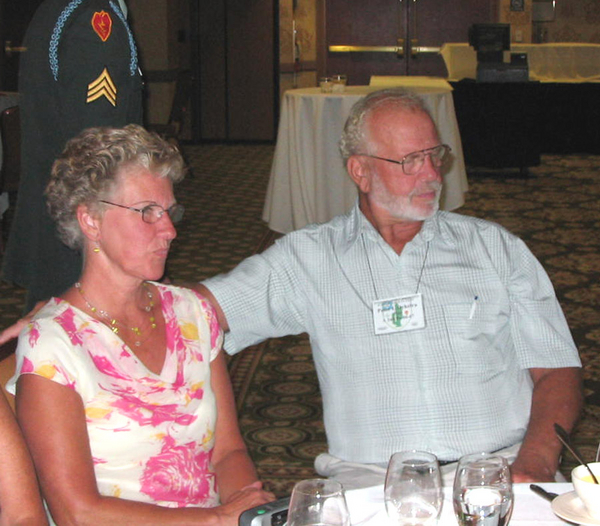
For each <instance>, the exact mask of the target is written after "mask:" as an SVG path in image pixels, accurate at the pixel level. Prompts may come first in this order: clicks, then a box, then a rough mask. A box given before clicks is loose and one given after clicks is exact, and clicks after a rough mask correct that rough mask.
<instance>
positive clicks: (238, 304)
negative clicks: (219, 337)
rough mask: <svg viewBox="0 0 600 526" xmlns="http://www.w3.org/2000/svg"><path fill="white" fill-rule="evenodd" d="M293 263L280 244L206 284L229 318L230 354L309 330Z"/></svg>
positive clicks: (289, 254)
mask: <svg viewBox="0 0 600 526" xmlns="http://www.w3.org/2000/svg"><path fill="white" fill-rule="evenodd" d="M294 264H295V258H294V256H293V254H291V253H290V251H288V250H286V248H285V246H284V244H283V243H278V244H276V245H275V246H273V247H271V248H269V249H268V250H266V251H265V252H264V253H263V254H258V255H255V256H252V257H250V258H248V259H246V260H244V261H242V262H241V263H240V264H239V265H238V266H237V267H236V268H235V269H233V270H232V271H231V272H229V273H227V274H223V275H220V276H216V277H214V278H211V279H208V280H206V281H204V282H203V284H204V285H205V286H206V287H207V288H208V289H209V290H210V291H211V293H212V294H213V295H214V297H215V298H216V300H217V302H218V303H219V305H220V306H221V309H222V310H223V312H224V313H225V316H226V318H227V323H228V325H229V332H228V333H227V334H226V335H225V349H226V350H227V352H228V353H230V354H235V353H236V352H239V351H241V350H242V349H245V348H246V347H248V346H250V345H254V344H256V343H259V342H261V341H263V340H265V339H267V338H273V337H278V336H285V335H288V334H299V333H301V332H304V331H305V330H306V329H305V321H304V314H303V310H302V307H301V305H302V298H303V294H302V292H301V290H300V287H299V286H298V278H297V273H296V272H295V269H294Z"/></svg>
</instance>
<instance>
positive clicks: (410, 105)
mask: <svg viewBox="0 0 600 526" xmlns="http://www.w3.org/2000/svg"><path fill="white" fill-rule="evenodd" d="M387 105H389V106H390V107H393V108H403V109H407V110H412V111H422V112H424V113H426V114H427V115H429V117H431V114H430V113H429V110H428V109H427V108H426V107H425V103H424V102H423V99H421V97H419V96H418V95H416V94H415V93H413V92H411V91H408V90H406V89H404V88H389V89H384V90H378V91H374V92H373V93H369V95H367V96H366V97H364V98H362V99H360V100H359V101H358V102H357V103H356V104H355V105H354V106H352V109H351V110H350V115H349V116H348V119H347V120H346V124H345V126H344V131H343V132H342V137H341V139H340V153H341V154H342V158H343V160H344V165H346V163H347V162H348V159H349V158H350V157H351V156H352V155H356V154H358V153H369V152H368V151H366V150H367V149H368V140H369V138H368V136H367V135H368V130H367V127H366V126H365V123H366V121H367V118H368V117H369V115H370V114H371V113H373V111H375V110H376V109H378V108H381V107H382V106H387Z"/></svg>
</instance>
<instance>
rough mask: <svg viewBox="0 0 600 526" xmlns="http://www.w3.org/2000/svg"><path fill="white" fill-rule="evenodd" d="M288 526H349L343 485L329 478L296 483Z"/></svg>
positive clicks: (289, 511) (291, 500)
mask: <svg viewBox="0 0 600 526" xmlns="http://www.w3.org/2000/svg"><path fill="white" fill-rule="evenodd" d="M287 526H350V514H349V513H348V507H347V505H346V498H345V496H344V489H343V487H342V485H341V484H340V483H339V482H336V481H335V480H328V479H310V480H303V481H302V482H298V484H296V485H295V486H294V489H293V490H292V497H291V499H290V507H289V510H288V517H287Z"/></svg>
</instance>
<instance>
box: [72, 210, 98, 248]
mask: <svg viewBox="0 0 600 526" xmlns="http://www.w3.org/2000/svg"><path fill="white" fill-rule="evenodd" d="M77 221H79V228H81V232H82V233H83V235H84V236H85V237H86V238H88V239H89V240H90V241H96V242H97V241H99V239H100V219H99V218H98V217H97V215H95V214H92V213H91V212H90V209H89V208H88V206H87V205H83V204H82V205H79V206H78V207H77Z"/></svg>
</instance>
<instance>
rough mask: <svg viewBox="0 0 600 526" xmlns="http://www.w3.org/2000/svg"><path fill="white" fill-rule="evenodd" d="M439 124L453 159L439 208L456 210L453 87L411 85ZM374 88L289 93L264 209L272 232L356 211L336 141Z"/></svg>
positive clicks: (458, 179) (458, 150)
mask: <svg viewBox="0 0 600 526" xmlns="http://www.w3.org/2000/svg"><path fill="white" fill-rule="evenodd" d="M407 88H409V89H412V90H415V91H416V92H417V93H418V94H419V95H421V96H422V97H423V99H424V101H425V104H426V105H427V107H428V109H429V110H430V112H431V115H432V117H433V119H434V121H435V122H436V124H437V127H438V131H439V133H440V137H441V140H442V142H445V143H447V144H449V145H450V146H451V148H452V154H453V160H452V163H451V164H450V165H449V166H448V167H447V168H446V173H445V175H444V183H445V185H444V186H445V189H444V192H443V193H442V198H441V207H442V209H444V210H453V209H455V208H458V207H459V206H461V205H462V204H463V203H464V193H465V192H466V191H467V188H468V186H467V175H466V170H465V163H464V159H463V151H462V144H461V140H460V132H459V130H458V124H457V122H456V115H455V112H454V102H453V99H452V92H451V88H450V86H449V85H448V88H445V87H440V85H439V83H436V84H435V85H434V86H427V85H426V81H425V82H424V84H423V85H415V84H414V83H411V85H410V86H407ZM377 89H379V88H378V87H373V86H347V87H346V90H345V92H344V93H329V94H324V93H321V91H320V89H319V88H304V89H295V90H289V91H286V92H285V94H284V96H283V101H282V104H281V115H280V120H279V131H278V134H277V145H276V147H275V156H274V159H273V166H272V168H271V178H270V181H269V186H268V189H267V196H266V200H265V206H264V210H263V219H264V220H265V221H266V222H267V223H268V224H269V228H271V230H274V231H276V232H283V233H287V232H290V231H292V230H296V229H298V228H302V227H303V226H305V225H307V224H310V223H324V222H327V221H329V220H330V219H332V218H333V217H334V216H336V215H339V214H344V213H346V212H348V211H349V210H350V208H352V206H353V204H354V202H355V200H356V196H357V192H356V188H355V185H354V183H353V182H352V180H351V179H350V177H349V176H348V175H347V173H346V169H345V167H344V165H343V162H342V159H341V156H340V153H339V150H338V142H339V139H340V136H341V133H342V130H343V128H344V123H345V122H346V118H347V117H348V114H349V113H350V108H351V107H352V106H353V105H354V103H355V102H356V101H358V100H359V99H360V98H362V97H364V96H365V95H366V94H367V93H370V92H371V91H375V90H377Z"/></svg>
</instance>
